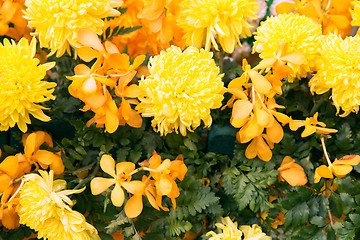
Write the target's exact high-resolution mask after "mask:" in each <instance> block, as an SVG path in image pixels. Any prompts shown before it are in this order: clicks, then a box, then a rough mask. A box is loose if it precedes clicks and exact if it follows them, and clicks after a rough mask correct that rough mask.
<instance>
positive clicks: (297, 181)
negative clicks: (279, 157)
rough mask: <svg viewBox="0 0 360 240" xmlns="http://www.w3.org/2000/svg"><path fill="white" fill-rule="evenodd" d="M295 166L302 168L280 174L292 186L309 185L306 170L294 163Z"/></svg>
mask: <svg viewBox="0 0 360 240" xmlns="http://www.w3.org/2000/svg"><path fill="white" fill-rule="evenodd" d="M294 165H297V166H299V167H300V168H298V167H297V168H290V169H287V170H285V171H282V172H281V173H280V175H281V177H282V178H283V179H285V181H287V182H288V183H289V184H290V185H291V186H302V185H305V184H306V183H307V181H308V180H307V177H306V175H305V172H304V169H303V168H302V167H301V166H300V165H298V164H296V163H294Z"/></svg>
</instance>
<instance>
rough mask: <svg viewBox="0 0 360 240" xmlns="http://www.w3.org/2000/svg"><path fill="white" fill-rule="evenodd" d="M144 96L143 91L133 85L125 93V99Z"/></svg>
mask: <svg viewBox="0 0 360 240" xmlns="http://www.w3.org/2000/svg"><path fill="white" fill-rule="evenodd" d="M141 95H142V90H141V88H140V87H139V86H137V85H135V84H132V85H130V86H129V87H127V88H126V89H125V91H124V97H128V98H137V97H139V96H141Z"/></svg>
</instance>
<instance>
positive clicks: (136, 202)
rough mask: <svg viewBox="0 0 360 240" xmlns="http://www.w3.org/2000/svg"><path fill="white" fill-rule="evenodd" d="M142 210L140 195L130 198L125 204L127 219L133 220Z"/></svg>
mask: <svg viewBox="0 0 360 240" xmlns="http://www.w3.org/2000/svg"><path fill="white" fill-rule="evenodd" d="M142 210H143V201H142V195H134V196H132V197H131V198H130V199H129V200H128V201H127V202H126V204H125V213H126V216H127V217H128V218H135V217H137V216H139V215H140V213H141V212H142Z"/></svg>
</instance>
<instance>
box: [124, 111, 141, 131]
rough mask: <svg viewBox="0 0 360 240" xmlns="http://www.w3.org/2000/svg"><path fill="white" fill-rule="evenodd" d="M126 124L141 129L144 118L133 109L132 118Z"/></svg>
mask: <svg viewBox="0 0 360 240" xmlns="http://www.w3.org/2000/svg"><path fill="white" fill-rule="evenodd" d="M126 123H127V124H129V126H131V127H133V128H140V127H141V125H142V117H141V116H140V114H139V113H138V112H136V111H135V110H134V109H131V111H130V118H129V120H127V121H126Z"/></svg>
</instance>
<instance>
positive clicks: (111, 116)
mask: <svg viewBox="0 0 360 240" xmlns="http://www.w3.org/2000/svg"><path fill="white" fill-rule="evenodd" d="M118 127H119V118H118V116H117V114H115V113H113V112H112V111H110V110H107V111H106V115H105V128H106V131H107V132H109V133H113V132H115V131H116V130H117V129H118Z"/></svg>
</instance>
